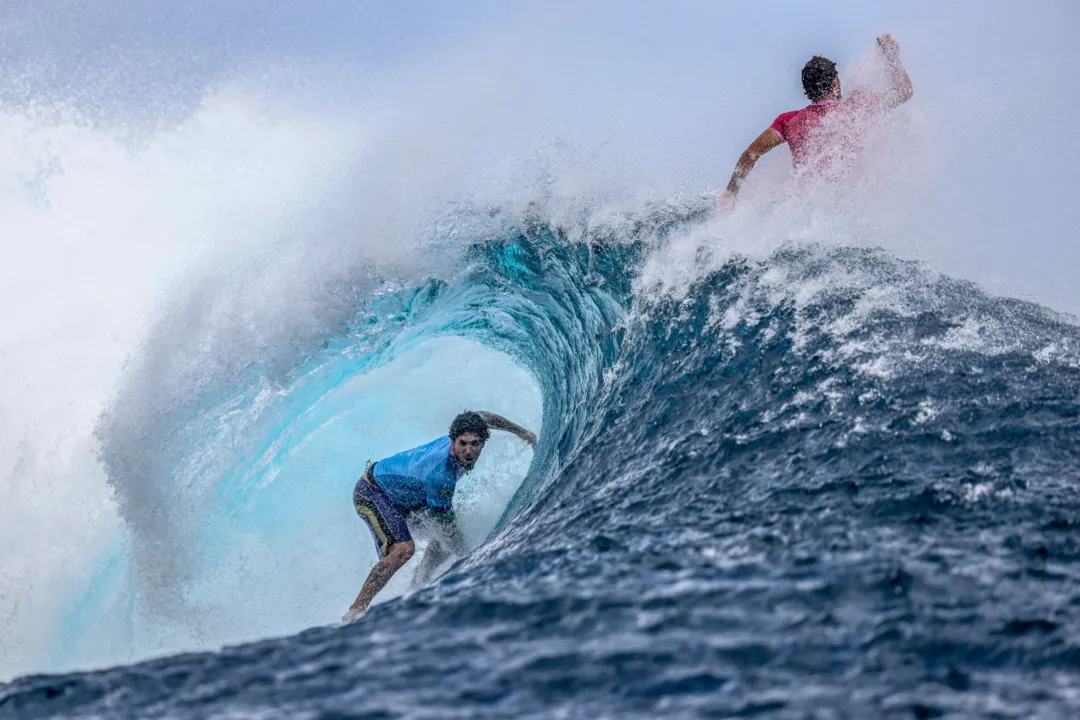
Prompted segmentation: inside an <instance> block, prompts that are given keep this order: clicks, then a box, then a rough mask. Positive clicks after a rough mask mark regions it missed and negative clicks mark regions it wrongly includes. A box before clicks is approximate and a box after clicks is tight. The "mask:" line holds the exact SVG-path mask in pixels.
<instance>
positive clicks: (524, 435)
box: [518, 430, 536, 447]
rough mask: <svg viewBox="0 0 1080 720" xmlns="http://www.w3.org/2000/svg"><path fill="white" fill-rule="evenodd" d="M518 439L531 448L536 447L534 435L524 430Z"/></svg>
mask: <svg viewBox="0 0 1080 720" xmlns="http://www.w3.org/2000/svg"><path fill="white" fill-rule="evenodd" d="M518 437H519V438H521V439H522V440H524V441H525V442H527V443H529V444H530V445H532V446H533V447H536V433H534V432H530V431H528V430H525V431H524V432H522V433H521V434H520V435H518Z"/></svg>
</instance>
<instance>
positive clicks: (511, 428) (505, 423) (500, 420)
mask: <svg viewBox="0 0 1080 720" xmlns="http://www.w3.org/2000/svg"><path fill="white" fill-rule="evenodd" d="M476 414H477V415H479V416H480V417H482V418H484V422H485V423H487V426H488V427H489V428H491V429H492V430H505V431H506V432H509V433H513V434H514V435H517V436H518V437H519V438H521V439H522V440H524V441H525V442H527V443H529V444H530V445H532V446H533V447H536V435H535V434H533V433H532V432H530V431H528V430H526V429H525V428H523V427H521V426H520V425H518V424H517V423H513V422H510V421H509V420H507V419H506V418H504V417H503V416H502V415H496V414H495V413H490V412H486V411H484V410H477V411H476Z"/></svg>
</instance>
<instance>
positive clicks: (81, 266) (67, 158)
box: [0, 91, 356, 675]
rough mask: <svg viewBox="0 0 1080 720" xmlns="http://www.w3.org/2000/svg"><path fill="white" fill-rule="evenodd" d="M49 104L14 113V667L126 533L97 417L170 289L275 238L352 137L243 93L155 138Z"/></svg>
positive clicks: (3, 369)
mask: <svg viewBox="0 0 1080 720" xmlns="http://www.w3.org/2000/svg"><path fill="white" fill-rule="evenodd" d="M43 115H44V113H35V112H32V111H26V112H14V111H9V112H6V113H4V114H2V115H0V126H2V130H0V143H2V145H3V147H2V151H3V154H4V156H5V158H6V159H7V160H6V162H5V165H4V168H3V169H2V170H0V173H2V176H0V236H2V237H4V238H5V241H4V251H3V253H4V258H3V262H2V263H0V303H2V306H3V307H4V308H6V309H8V311H7V312H6V313H5V315H4V318H3V325H2V331H3V334H2V335H0V343H2V344H0V348H2V352H0V418H2V419H3V420H2V422H3V426H4V431H3V433H2V434H0V492H2V493H3V494H4V496H5V497H6V498H7V501H6V502H5V503H4V504H3V507H0V528H2V529H0V535H2V537H3V543H2V544H0V568H3V580H2V583H0V675H7V674H10V673H14V672H18V671H20V670H27V669H30V668H32V667H37V666H39V665H40V663H41V662H42V661H43V657H44V655H45V653H46V647H45V643H44V642H43V638H44V637H46V636H48V635H49V633H50V632H51V630H52V629H53V628H55V627H56V626H57V624H58V621H59V618H60V617H61V616H62V614H63V612H64V611H65V610H66V608H68V607H70V603H71V602H72V598H73V597H76V596H77V595H78V594H79V593H80V592H81V590H80V588H84V587H85V584H86V583H87V582H88V580H89V578H90V576H91V575H92V574H93V573H94V572H95V570H96V569H97V568H96V565H95V562H96V558H98V557H99V556H100V551H101V550H102V548H104V547H106V546H108V545H109V544H110V543H112V542H113V541H114V539H115V537H116V534H117V533H118V531H119V528H120V523H119V520H118V517H117V513H116V504H115V501H114V498H113V497H112V495H111V492H110V490H109V489H108V485H107V483H106V480H105V476H104V473H103V472H102V469H101V466H100V464H99V462H98V460H97V458H96V456H95V453H96V443H95V442H94V440H93V439H92V432H93V428H94V423H95V421H96V419H97V416H98V415H99V414H100V413H101V411H102V409H103V408H104V407H105V406H106V404H107V402H108V401H109V399H110V397H111V396H112V394H113V393H114V392H115V390H116V388H117V385H118V383H119V381H120V378H121V374H122V372H123V365H124V361H125V359H126V358H128V357H129V356H130V355H131V354H132V353H134V352H135V351H136V350H137V348H138V345H139V342H140V337H141V334H142V331H143V329H144V328H145V327H146V325H147V323H148V322H150V320H151V319H152V317H153V314H154V309H155V307H157V306H158V304H159V303H160V302H161V301H162V298H163V297H164V296H163V290H164V289H165V288H167V287H169V286H170V285H171V284H173V283H176V282H178V281H179V280H180V279H181V278H182V277H184V276H185V275H187V274H189V273H191V272H193V271H194V269H195V268H198V267H200V265H201V264H203V263H210V262H214V260H213V258H220V257H222V256H223V255H224V256H228V255H229V254H237V253H239V254H245V255H246V254H250V253H251V252H252V250H253V249H254V248H257V247H258V246H259V245H260V244H261V243H265V242H266V241H267V238H273V237H274V235H275V232H276V230H277V229H280V228H281V227H282V225H283V224H285V223H286V222H287V221H288V218H290V217H294V216H295V214H296V213H297V212H299V211H300V210H301V208H302V207H303V206H304V205H305V203H306V202H307V201H308V200H309V199H310V198H311V195H312V194H317V192H318V188H320V187H322V183H325V182H326V180H327V178H328V177H331V176H334V175H335V174H336V173H337V169H336V168H337V164H338V163H340V162H341V157H342V151H343V149H348V148H350V146H353V145H354V144H355V142H356V136H355V131H349V132H341V128H340V127H338V126H335V125H334V124H333V123H329V124H328V123H326V122H322V121H316V120H314V119H312V118H305V117H273V116H272V115H271V114H270V113H269V112H268V110H267V109H266V108H265V107H261V106H260V105H259V104H258V102H256V101H254V100H252V99H250V98H246V97H245V96H244V95H243V94H240V93H237V92H234V91H223V92H221V93H219V94H217V95H214V96H211V97H208V98H207V100H206V102H205V103H204V104H203V106H202V108H200V110H199V111H198V112H196V113H195V114H194V115H193V116H191V118H190V119H189V120H188V121H187V122H185V123H184V124H183V125H181V126H180V127H178V128H176V129H174V130H172V131H169V132H165V133H161V134H159V135H156V136H155V137H153V138H151V139H149V140H144V141H142V142H134V141H131V140H130V139H129V138H126V137H125V134H124V131H123V129H122V128H107V127H100V126H92V125H91V124H89V123H87V122H85V121H82V120H81V119H80V118H79V117H78V116H77V114H75V113H71V115H70V116H68V117H66V118H62V119H58V118H57V116H56V114H55V113H50V114H49V115H48V116H45V117H43ZM346 154H349V153H346ZM174 340H179V339H174Z"/></svg>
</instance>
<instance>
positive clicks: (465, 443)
mask: <svg viewBox="0 0 1080 720" xmlns="http://www.w3.org/2000/svg"><path fill="white" fill-rule="evenodd" d="M483 451H484V441H483V440H481V439H480V436H479V435H476V434H475V433H461V434H460V435H458V436H457V437H456V438H454V444H453V445H451V446H450V452H451V454H453V456H454V459H455V460H457V461H458V462H459V463H461V466H462V467H463V468H465V469H466V470H472V469H473V465H475V464H476V461H477V460H479V459H480V453H482V452H483Z"/></svg>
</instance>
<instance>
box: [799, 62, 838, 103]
mask: <svg viewBox="0 0 1080 720" xmlns="http://www.w3.org/2000/svg"><path fill="white" fill-rule="evenodd" d="M834 77H836V63H834V62H833V61H832V60H829V59H828V58H823V57H821V56H820V55H815V56H814V57H812V58H810V62H808V63H806V65H805V67H803V69H802V86H803V90H804V91H805V92H806V97H808V98H810V99H811V100H820V99H821V98H823V97H825V96H826V95H828V94H829V91H830V90H832V81H833V78H834Z"/></svg>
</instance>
